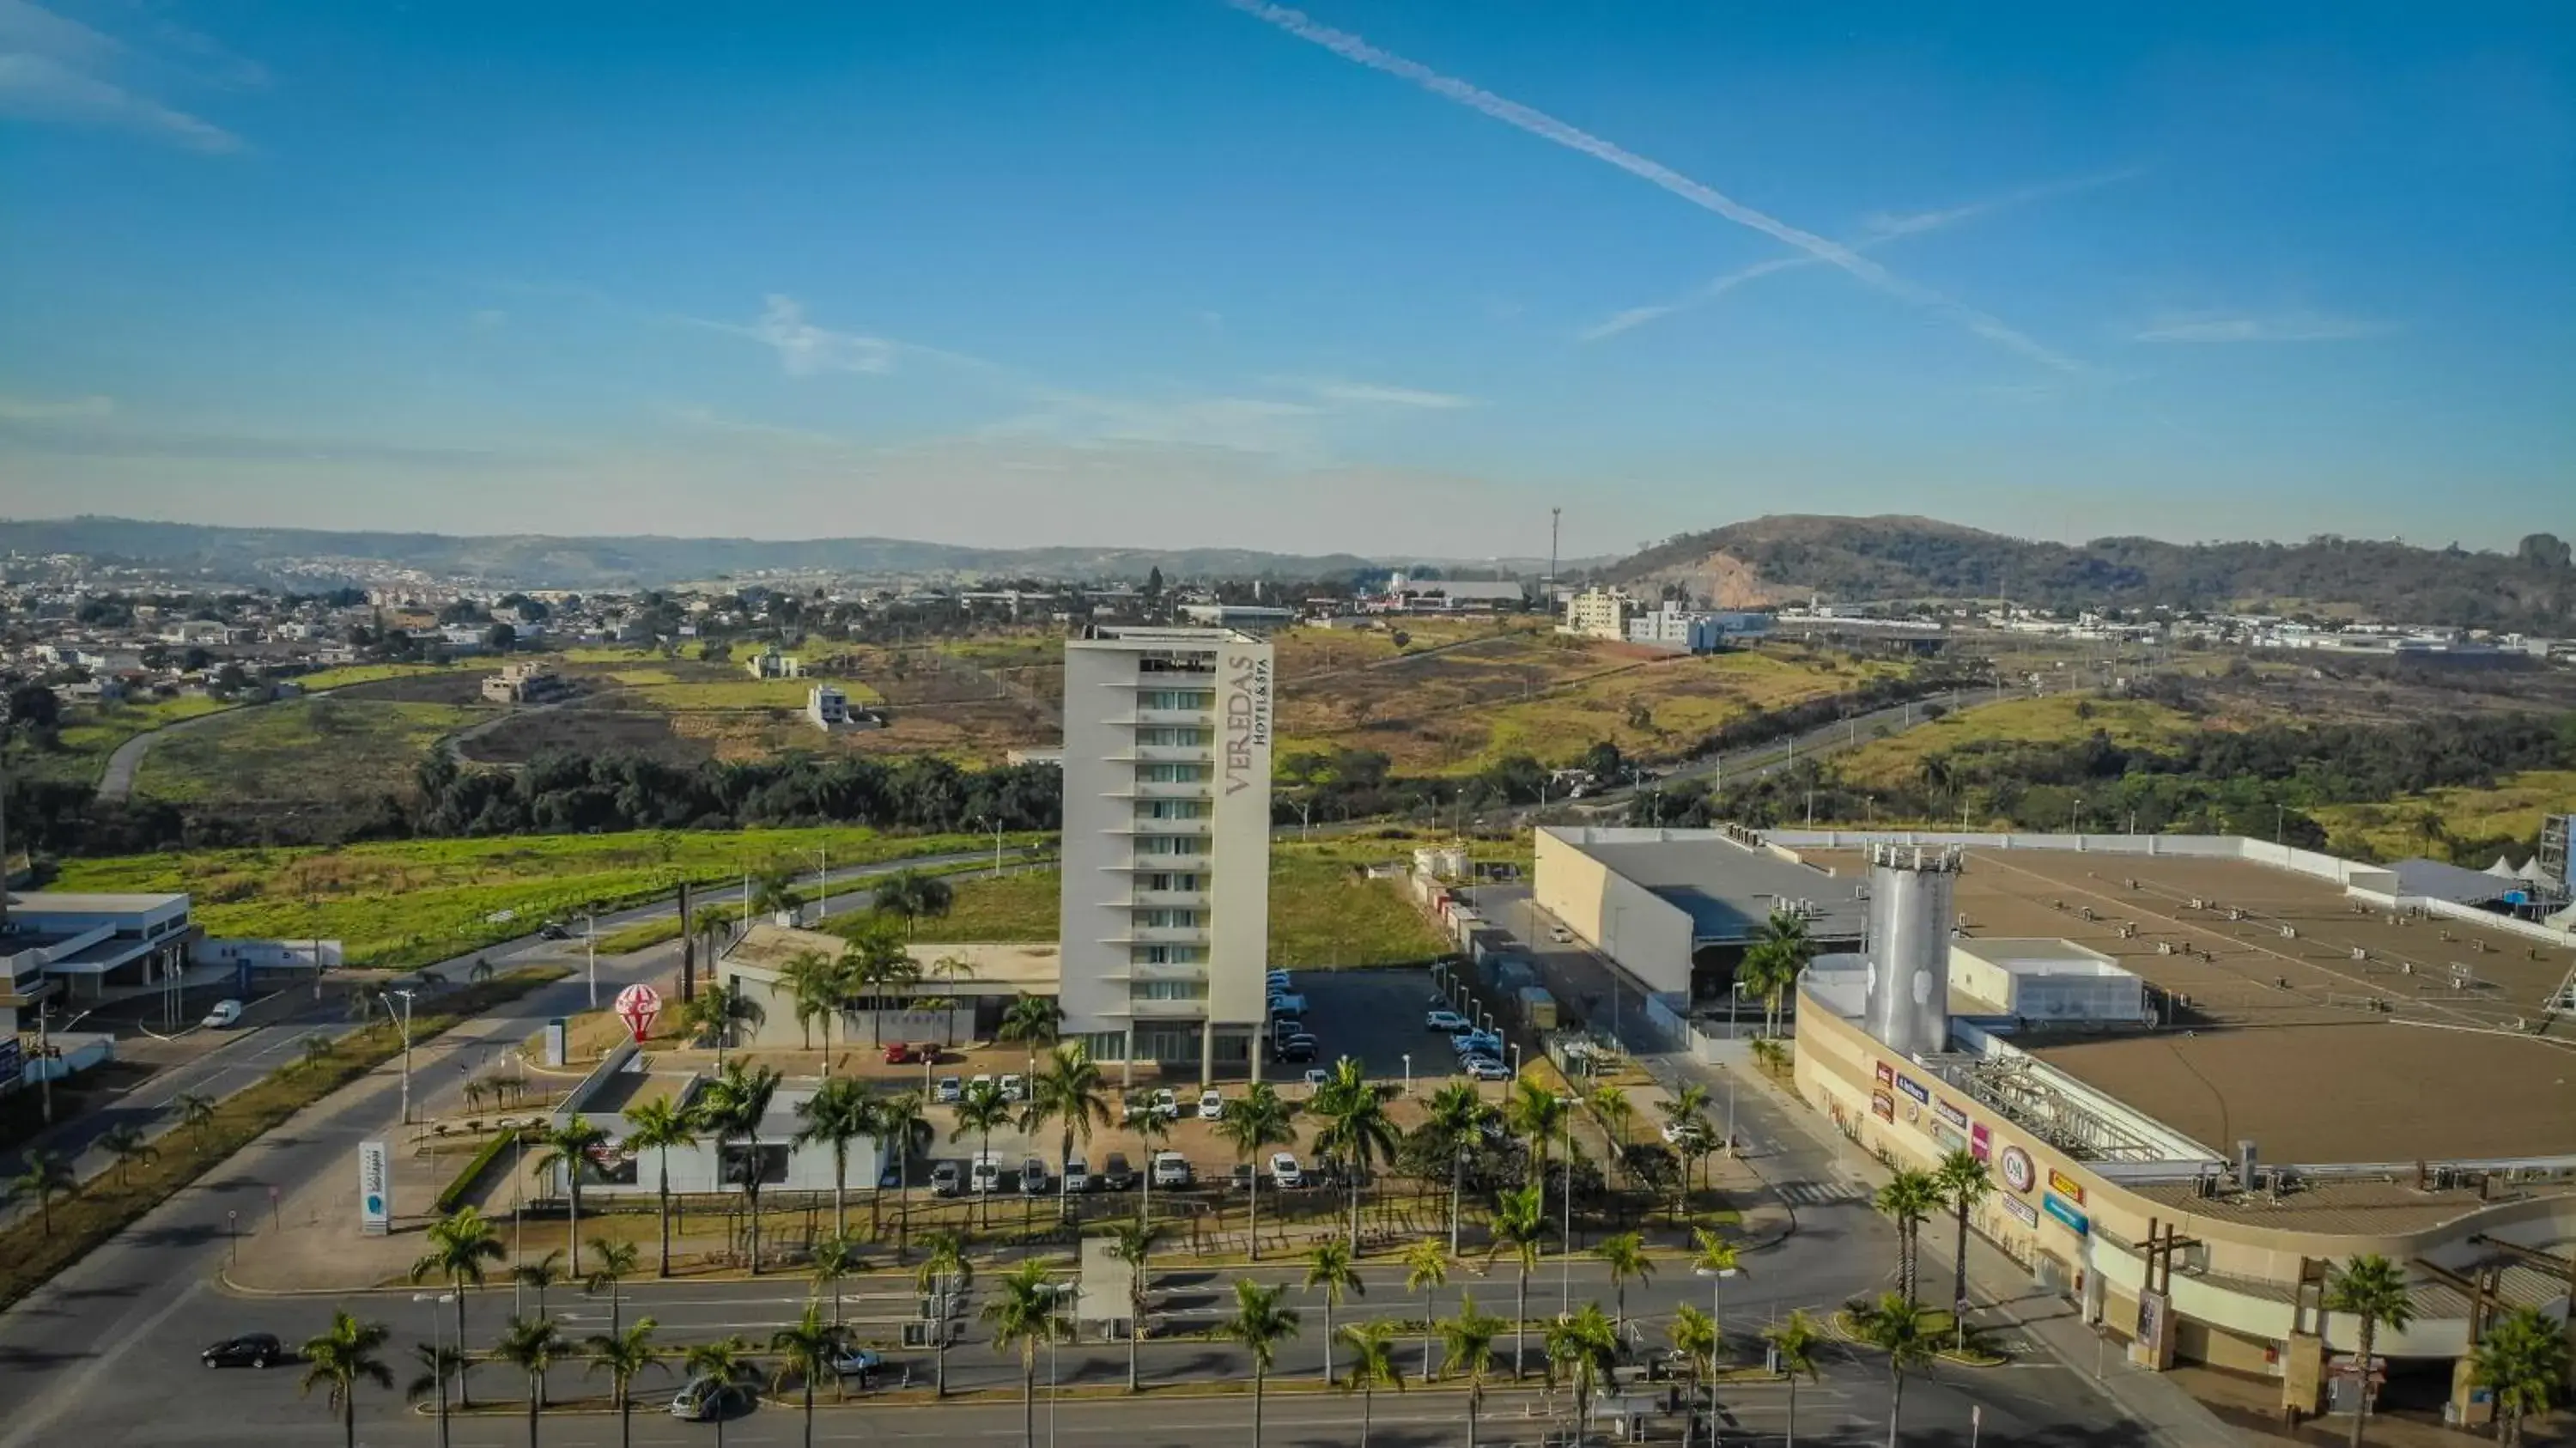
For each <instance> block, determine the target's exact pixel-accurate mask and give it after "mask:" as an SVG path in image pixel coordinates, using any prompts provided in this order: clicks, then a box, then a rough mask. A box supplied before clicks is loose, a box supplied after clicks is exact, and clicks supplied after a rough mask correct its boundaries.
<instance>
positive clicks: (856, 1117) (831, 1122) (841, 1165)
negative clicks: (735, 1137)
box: [794, 956, 881, 1235]
mask: <svg viewBox="0 0 2576 1448" xmlns="http://www.w3.org/2000/svg"><path fill="white" fill-rule="evenodd" d="M815 958H816V959H818V960H819V959H821V958H822V957H820V956H817V957H815ZM826 963H827V964H828V962H826ZM796 1114H797V1115H799V1116H801V1117H803V1118H805V1124H804V1125H803V1126H801V1127H799V1128H797V1131H796V1135H795V1138H794V1140H795V1142H796V1144H797V1145H798V1146H806V1145H810V1144H812V1143H814V1142H817V1141H823V1142H829V1143H831V1146H832V1230H833V1232H835V1233H837V1234H842V1235H846V1234H847V1233H848V1232H849V1230H850V1213H849V1195H850V1143H851V1142H853V1141H856V1140H858V1139H859V1138H860V1137H863V1136H868V1137H873V1136H875V1135H877V1133H878V1132H879V1130H880V1129H881V1125H880V1123H879V1122H878V1120H877V1104H876V1098H874V1097H872V1096H870V1095H869V1094H868V1087H867V1083H866V1082H864V1081H858V1080H853V1079H852V1078H850V1077H847V1076H835V1077H833V1078H831V1079H830V1080H827V1081H825V1082H824V1083H823V1084H822V1086H821V1087H820V1088H819V1089H818V1090H816V1091H815V1093H814V1094H813V1095H811V1096H808V1097H806V1098H805V1100H804V1102H803V1103H802V1104H800V1105H798V1106H797V1108H796ZM876 1201H877V1198H876V1195H875V1193H873V1192H871V1193H870V1194H869V1196H868V1218H869V1231H870V1233H871V1234H872V1235H873V1233H874V1232H875V1229H876V1226H877V1210H876Z"/></svg>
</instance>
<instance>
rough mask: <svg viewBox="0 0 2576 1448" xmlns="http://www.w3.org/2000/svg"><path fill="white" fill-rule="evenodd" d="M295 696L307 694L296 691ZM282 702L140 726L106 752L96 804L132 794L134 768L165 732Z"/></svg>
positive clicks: (120, 800) (264, 702)
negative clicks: (136, 730) (130, 735)
mask: <svg viewBox="0 0 2576 1448" xmlns="http://www.w3.org/2000/svg"><path fill="white" fill-rule="evenodd" d="M324 692H326V693H327V692H329V691H328V690H325V691H324ZM298 697H310V696H305V695H299V696H298ZM285 702H286V701H285V700H284V699H265V700H262V701H261V702H259V703H256V704H235V705H233V706H232V707H231V708H229V709H217V710H215V711H214V712H213V713H211V714H191V715H189V716H188V717H187V718H185V719H175V720H172V721H171V722H170V723H167V724H164V725H162V726H161V727H160V728H158V729H146V730H144V731H143V732H142V733H140V734H137V735H135V736H134V737H133V738H131V739H128V740H126V741H125V742H124V743H122V744H120V745H118V746H116V752H115V753H113V754H110V755H109V756H107V768H106V769H105V770H103V771H101V772H100V774H99V776H98V802H99V803H100V804H123V803H125V801H126V800H128V799H129V798H132V797H133V794H134V772H135V771H136V770H138V769H140V768H142V767H143V756H144V755H146V754H149V753H151V752H152V746H153V745H155V744H158V743H160V742H161V741H162V740H163V739H164V738H166V737H168V736H169V735H171V734H174V733H176V732H178V731H179V730H182V729H194V728H196V727H197V726H198V725H200V724H203V723H205V722H207V721H208V720H210V719H229V718H231V717H232V716H233V715H235V714H239V713H241V712H242V711H243V710H245V709H265V708H267V707H268V706H269V705H271V704H283V703H285Z"/></svg>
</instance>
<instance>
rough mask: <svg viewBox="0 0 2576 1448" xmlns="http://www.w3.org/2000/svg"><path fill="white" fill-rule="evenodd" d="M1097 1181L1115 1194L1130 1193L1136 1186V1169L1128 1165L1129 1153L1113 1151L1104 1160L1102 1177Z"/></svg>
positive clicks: (1102, 1162) (1101, 1171)
mask: <svg viewBox="0 0 2576 1448" xmlns="http://www.w3.org/2000/svg"><path fill="white" fill-rule="evenodd" d="M1095 1180H1097V1181H1098V1182H1099V1183H1100V1185H1101V1186H1103V1187H1105V1188H1107V1189H1108V1190H1110V1191H1113V1192H1123V1191H1130V1190H1133V1189H1134V1187H1135V1185H1136V1169H1135V1168H1134V1167H1132V1166H1129V1165H1128V1164H1127V1153H1125V1152H1123V1151H1113V1152H1111V1153H1109V1155H1108V1156H1107V1157H1105V1158H1103V1159H1102V1161H1101V1163H1100V1175H1099V1176H1098V1177H1097V1178H1095Z"/></svg>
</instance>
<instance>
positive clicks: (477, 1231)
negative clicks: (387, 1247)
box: [411, 1206, 509, 1408]
mask: <svg viewBox="0 0 2576 1448" xmlns="http://www.w3.org/2000/svg"><path fill="white" fill-rule="evenodd" d="M421 1247H422V1249H423V1250H422V1252H421V1254H420V1256H419V1257H418V1258H417V1259H416V1260H414V1261H413V1262H412V1264H411V1280H412V1281H414V1282H418V1281H420V1280H421V1279H422V1278H425V1277H439V1278H444V1279H446V1282H447V1285H448V1287H449V1289H450V1290H451V1291H453V1292H454V1293H455V1295H456V1340H457V1341H458V1342H463V1341H464V1340H465V1289H466V1288H468V1287H480V1286H482V1285H483V1268H484V1265H485V1264H486V1263H490V1262H498V1261H500V1260H501V1259H502V1258H503V1257H506V1256H508V1255H509V1252H508V1250H507V1249H506V1248H504V1247H503V1246H502V1245H501V1232H500V1229H499V1228H497V1227H495V1226H493V1225H492V1223H491V1220H490V1219H489V1218H487V1217H485V1216H484V1215H483V1213H482V1212H481V1211H480V1210H479V1209H477V1208H475V1207H471V1206H464V1207H458V1208H457V1209H456V1210H455V1211H452V1212H450V1213H448V1214H447V1215H446V1216H444V1217H441V1218H439V1219H438V1220H437V1221H435V1222H432V1223H430V1224H429V1230H428V1231H426V1232H423V1233H422V1234H421ZM466 1406H467V1407H469V1408H470V1407H472V1406H473V1403H472V1402H471V1401H470V1400H469V1401H468V1402H467V1403H466Z"/></svg>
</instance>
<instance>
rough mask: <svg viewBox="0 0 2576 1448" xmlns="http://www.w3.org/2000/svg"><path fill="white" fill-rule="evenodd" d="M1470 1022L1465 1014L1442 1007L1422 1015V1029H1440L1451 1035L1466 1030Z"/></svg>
mask: <svg viewBox="0 0 2576 1448" xmlns="http://www.w3.org/2000/svg"><path fill="white" fill-rule="evenodd" d="M1471 1024H1473V1023H1472V1022H1470V1021H1469V1020H1468V1019H1467V1018H1466V1017H1465V1016H1462V1015H1460V1014H1458V1013H1457V1012H1456V1011H1453V1010H1446V1009H1443V1010H1436V1011H1431V1012H1429V1013H1427V1014H1425V1015H1424V1016H1423V1017H1422V1029H1424V1030H1426V1031H1440V1032H1442V1033H1444V1034H1447V1035H1452V1036H1454V1035H1457V1034H1458V1033H1459V1032H1461V1031H1464V1030H1466V1029H1467V1028H1468V1027H1469V1026H1470V1025H1471Z"/></svg>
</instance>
